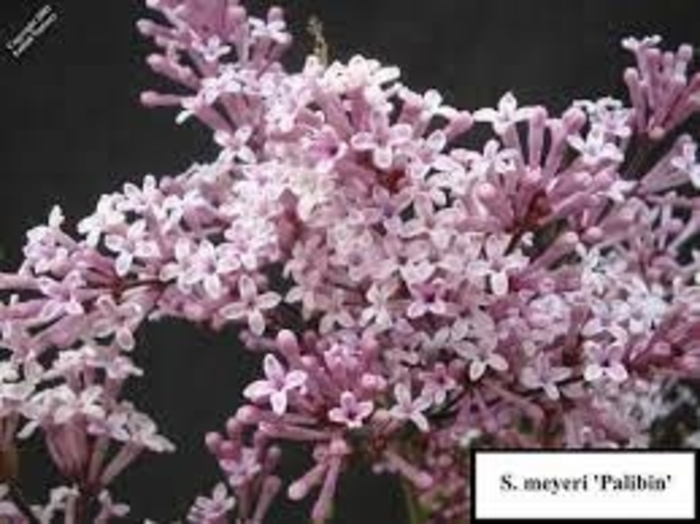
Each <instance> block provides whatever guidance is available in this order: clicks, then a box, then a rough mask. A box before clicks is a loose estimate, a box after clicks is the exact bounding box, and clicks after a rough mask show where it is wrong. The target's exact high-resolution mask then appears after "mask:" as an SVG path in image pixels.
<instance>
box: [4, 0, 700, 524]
mask: <svg viewBox="0 0 700 524" xmlns="http://www.w3.org/2000/svg"><path fill="white" fill-rule="evenodd" d="M147 5H148V6H149V7H151V8H152V9H154V10H155V11H157V12H158V13H159V16H160V18H161V21H160V22H153V21H150V20H143V21H140V22H139V23H138V28H139V30H140V32H141V33H142V34H144V35H145V36H146V37H148V38H150V39H152V40H153V41H154V43H155V44H156V46H157V47H158V49H159V51H158V52H157V53H156V54H153V55H151V56H150V57H149V59H148V61H147V62H148V65H149V66H150V67H151V68H152V69H153V70H154V71H155V72H156V73H158V74H161V75H164V76H166V77H167V78H169V79H171V80H173V81H174V82H175V83H177V84H179V85H180V87H181V88H182V89H179V90H178V91H177V94H176V93H175V92H173V93H157V92H152V91H149V92H145V93H143V95H142V97H141V100H142V102H143V104H144V105H146V106H149V107H155V106H168V107H172V108H174V109H175V111H176V117H175V119H176V122H178V123H184V122H185V121H188V122H189V121H199V122H200V123H202V124H204V125H205V126H206V127H208V128H209V129H210V130H211V131H212V139H213V140H214V142H215V143H216V144H217V145H218V146H219V148H220V153H219V155H218V156H217V158H216V159H215V160H213V161H211V162H208V163H196V164H193V166H192V167H191V168H189V169H188V170H186V171H185V172H184V173H182V174H180V175H176V176H167V177H162V178H160V179H158V178H156V177H154V176H152V175H148V176H146V177H145V178H144V180H143V183H142V184H140V185H139V184H134V183H127V184H125V185H124V187H123V188H122V190H121V191H117V192H115V193H112V194H108V195H103V196H102V197H101V198H100V200H99V202H98V204H97V207H96V210H95V212H94V213H93V214H92V215H90V216H88V217H85V218H83V219H82V220H81V221H79V222H78V224H77V230H76V231H75V232H70V231H67V230H65V229H64V227H65V224H64V223H65V221H64V218H63V214H62V213H61V210H60V209H59V208H57V207H56V208H54V209H53V210H52V211H51V213H50V215H49V219H48V223H47V225H40V226H37V227H36V228H34V229H32V230H31V231H29V232H28V234H27V244H26V246H25V248H24V251H23V253H24V255H25V259H24V262H23V263H22V264H21V266H20V267H19V268H18V269H17V270H16V271H15V272H3V273H0V289H2V290H3V291H5V292H6V295H5V296H4V298H3V300H2V302H0V328H1V332H2V339H1V341H0V346H1V347H2V348H3V349H2V351H3V360H2V362H1V363H0V450H2V451H5V450H8V449H11V448H12V447H13V446H14V445H15V443H16V441H17V439H18V438H19V439H23V438H32V437H33V438H36V436H37V435H41V437H42V438H43V440H44V442H45V444H46V449H47V452H48V454H49V456H50V458H51V460H52V461H53V462H54V463H55V465H56V466H57V468H58V470H59V472H60V473H61V474H62V475H63V477H64V478H65V481H66V483H67V487H64V488H61V491H57V492H55V494H53V493H52V495H51V501H50V502H49V504H48V505H47V506H46V507H44V508H39V507H37V508H34V509H30V510H29V511H30V512H31V511H33V512H34V515H32V514H27V513H26V508H23V507H21V505H20V504H19V503H18V502H17V500H13V499H12V496H11V495H12V491H9V492H5V491H1V490H0V494H2V496H4V498H2V497H0V512H2V513H0V515H3V516H9V517H10V518H12V519H15V520H16V521H17V522H39V521H42V522H43V521H45V520H46V521H48V520H50V519H51V518H52V516H53V514H54V513H57V512H64V513H69V514H70V518H71V519H73V520H70V521H71V522H76V523H83V522H88V521H90V518H91V517H90V516H87V515H84V514H82V513H80V511H83V510H81V509H80V508H84V507H85V505H86V500H97V501H98V502H99V504H100V505H101V510H100V512H99V514H97V515H94V516H93V517H94V518H95V519H97V520H95V521H99V522H108V521H110V520H111V519H113V518H114V517H119V516H121V515H123V514H124V513H125V512H126V511H127V509H128V508H126V506H123V505H120V504H115V503H113V502H112V500H111V498H110V496H109V492H108V491H106V490H107V489H108V487H109V486H110V485H111V484H112V482H113V481H114V480H115V479H116V478H117V477H118V475H119V474H120V473H121V472H122V471H123V470H124V469H125V468H126V467H128V466H129V465H130V464H131V463H133V461H134V460H136V458H137V457H139V456H140V455H141V454H142V452H143V451H146V450H149V451H153V452H168V451H172V450H173V446H172V444H171V443H170V442H169V441H168V440H167V439H166V438H165V437H163V436H162V435H161V434H160V433H159V430H158V427H157V426H156V424H155V422H154V421H153V420H151V418H150V417H149V416H147V415H146V414H144V413H141V412H140V411H138V410H137V408H136V407H135V406H134V405H133V404H131V403H130V402H128V401H127V400H125V399H123V398H122V396H121V394H122V389H123V388H122V386H123V384H124V382H125V381H126V379H128V378H129V377H132V376H140V375H142V374H143V371H142V370H140V369H139V368H138V367H136V366H135V365H134V363H133V361H132V357H131V354H130V352H131V351H133V350H134V349H135V347H136V345H137V340H136V338H135V333H136V331H137V330H138V329H139V327H140V326H141V324H143V323H144V322H145V321H146V320H150V319H155V318H162V317H173V318H182V319H187V320H190V321H193V322H197V323H199V324H207V325H210V326H211V327H212V328H213V329H220V328H222V327H223V326H224V325H226V324H229V323H233V324H236V325H238V326H239V327H240V328H241V330H242V336H241V338H242V340H243V342H244V343H245V345H246V346H248V347H249V348H251V349H255V350H262V351H263V352H264V353H265V356H264V359H263V371H264V378H261V379H257V380H253V381H252V382H251V383H250V384H249V385H248V386H247V387H246V388H245V390H244V394H243V396H244V397H245V398H246V399H247V400H249V401H250V402H249V403H246V404H245V405H244V406H243V407H241V408H239V409H238V411H237V412H236V413H235V414H234V415H233V416H232V417H231V418H230V419H229V420H228V421H227V422H226V424H225V430H224V431H223V432H222V433H210V434H208V435H207V436H206V438H205V442H206V446H207V448H208V450H209V451H210V452H211V453H212V455H213V456H214V457H215V459H216V461H217V462H218V464H219V466H220V468H221V472H222V475H223V478H224V479H225V481H226V484H224V483H222V484H219V485H217V487H216V488H215V489H214V492H213V493H212V495H211V496H210V497H199V498H197V499H196V500H195V503H194V505H193V506H192V509H191V511H190V512H189V515H188V519H189V520H190V521H191V522H199V523H208V524H216V523H219V522H224V521H226V519H228V518H229V515H231V514H235V515H236V517H235V518H237V519H238V520H237V522H245V523H247V524H262V523H263V521H264V519H265V516H266V514H267V513H268V511H269V509H270V507H271V505H272V503H273V500H274V498H275V497H276V496H277V495H278V494H279V493H281V492H283V491H286V494H287V495H288V496H289V498H291V499H293V500H301V499H304V498H306V497H308V496H311V495H312V494H314V497H315V500H314V502H313V505H312V508H311V517H312V518H313V520H314V521H315V522H323V521H325V520H326V519H327V518H328V515H329V513H330V508H331V506H332V503H333V500H334V498H335V492H336V490H337V488H338V484H339V480H340V478H341V476H342V475H343V474H344V473H345V472H346V471H347V470H348V469H349V468H351V467H354V466H355V465H356V464H365V465H369V466H371V467H372V468H373V469H374V470H375V471H377V472H390V473H393V474H395V475H398V476H399V477H401V478H402V479H403V480H404V481H405V483H406V485H407V487H408V491H409V493H410V494H411V497H413V498H414V499H415V501H416V503H417V504H419V505H420V507H421V508H422V512H421V514H422V515H424V516H425V522H426V523H428V522H429V523H435V524H436V523H438V522H465V521H466V520H467V515H468V510H469V504H470V501H469V495H468V484H469V481H468V478H467V475H468V467H467V466H466V460H467V456H468V448H469V447H473V446H477V445H490V446H496V447H556V448H567V447H573V448H575V447H583V446H594V447H617V448H624V447H638V446H644V445H647V444H648V435H649V431H650V427H651V424H652V422H653V421H654V419H655V417H656V416H660V415H662V414H663V412H664V409H663V402H662V400H660V399H661V398H662V392H663V391H664V390H665V388H667V387H670V385H672V384H673V383H674V382H675V381H677V380H678V379H683V378H688V377H697V376H698V374H699V373H698V372H699V371H700V343H699V342H698V341H699V340H700V307H699V304H700V280H699V278H698V275H700V256H698V254H697V252H696V251H692V246H693V241H694V238H695V237H696V236H697V232H698V230H699V227H700V193H698V188H699V187H700V171H699V169H700V168H699V167H698V166H699V165H700V164H699V163H698V159H697V143H696V140H695V138H694V137H692V136H690V135H689V134H687V133H684V132H683V129H681V128H679V126H680V125H681V124H683V123H684V122H685V121H686V120H687V119H688V118H689V117H691V116H692V115H693V114H695V113H697V112H698V109H699V108H700V74H697V73H696V74H695V75H694V76H689V75H688V66H689V65H690V62H691V59H692V55H693V50H692V48H691V47H690V46H687V45H683V46H681V47H680V48H679V49H678V50H677V51H676V52H672V51H665V52H662V51H661V50H660V48H659V45H660V39H659V38H658V37H651V38H645V39H643V40H636V39H633V38H630V39H626V40H625V41H624V42H623V45H624V46H625V47H626V48H627V49H629V50H631V51H632V53H633V54H634V57H635V60H636V65H635V66H634V67H631V68H629V69H628V70H627V71H626V72H625V73H624V80H625V82H626V84H627V86H628V87H629V94H630V101H631V105H630V106H627V105H625V103H624V102H623V101H619V100H615V99H612V98H609V97H606V98H602V99H599V100H580V101H576V102H574V103H572V104H571V106H570V107H569V108H567V109H566V110H565V111H564V112H563V114H561V115H556V114H550V112H549V111H548V110H547V109H546V108H545V107H544V106H541V105H522V106H519V105H518V101H517V100H516V98H515V95H513V94H512V93H510V92H509V93H507V94H505V95H504V96H503V97H502V98H501V99H500V101H499V102H498V107H497V108H496V109H492V108H482V109H479V110H477V111H476V112H474V113H473V115H472V114H471V113H469V112H468V111H465V110H460V109H457V108H453V107H450V106H447V105H444V102H443V98H442V96H441V95H440V94H439V93H438V92H437V91H435V90H430V91H427V92H426V93H423V94H421V93H416V92H413V91H411V90H410V89H409V88H408V87H406V86H405V85H403V84H401V83H400V82H399V81H400V71H399V70H398V68H396V67H390V66H385V65H383V64H381V63H380V62H378V61H376V60H371V59H367V58H364V57H361V56H356V57H354V58H352V59H351V60H350V61H349V62H347V63H341V62H333V63H331V64H324V63H322V62H321V61H320V60H319V59H318V58H316V57H314V56H311V57H309V58H308V59H307V60H306V63H305V64H304V66H303V67H302V68H301V70H300V71H290V70H288V69H287V68H286V67H285V66H284V65H283V64H282V62H281V61H280V60H281V58H282V56H283V55H284V52H285V51H286V49H287V48H288V47H289V46H290V44H291V36H290V35H289V33H288V32H287V28H286V25H285V22H284V18H283V13H282V10H281V9H279V8H271V9H270V10H269V11H268V13H267V16H266V17H265V18H257V17H253V16H249V14H248V12H247V10H246V9H245V8H244V7H243V6H242V5H240V3H239V2H238V0H227V1H222V2H203V1H202V0H148V2H147ZM475 125H485V126H488V127H489V128H491V129H492V130H493V131H494V132H495V137H492V138H490V139H488V140H487V141H486V142H485V144H483V146H480V147H477V148H476V149H470V148H467V147H464V146H462V145H460V144H461V142H460V143H457V139H459V138H462V137H463V136H465V135H468V134H469V132H470V130H471V129H472V128H473V127H474V126H475ZM649 141H652V142H655V143H657V144H658V148H657V151H662V153H661V154H658V153H655V154H654V155H649V148H648V147H646V146H645V144H647V143H648V142H649ZM659 148H663V149H659ZM689 249H690V251H691V254H692V256H690V257H689V256H687V252H688V250H689ZM300 319H301V320H302V321H303V322H304V328H303V330H301V331H300V332H297V333H295V332H293V329H294V326H298V321H299V320H300ZM285 443H298V444H301V445H304V446H305V449H308V450H310V458H311V461H312V465H311V466H310V467H309V469H308V470H307V471H306V472H303V473H302V474H301V475H300V476H299V477H298V478H297V479H296V480H294V481H292V482H291V483H289V484H288V485H287V489H286V490H283V485H284V482H283V480H282V478H281V477H280V474H279V473H278V472H277V466H278V464H279V462H280V455H281V452H282V450H281V447H280V444H285ZM78 488H80V489H78ZM76 511H77V512H78V513H76ZM46 515H48V516H46ZM47 519H48V520H47Z"/></svg>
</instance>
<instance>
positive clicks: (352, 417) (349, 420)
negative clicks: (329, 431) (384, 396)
mask: <svg viewBox="0 0 700 524" xmlns="http://www.w3.org/2000/svg"><path fill="white" fill-rule="evenodd" d="M373 410H374V403H373V402H372V401H370V400H366V401H359V402H358V400H357V397H355V394H354V393H353V392H352V391H343V393H341V395H340V407H335V408H332V409H331V410H330V411H329V412H328V418H329V419H330V420H332V421H333V422H337V423H338V424H345V425H346V426H347V427H348V428H350V429H356V428H359V427H361V426H362V424H363V421H364V420H365V419H366V418H367V417H369V416H370V415H371V414H372V411H373Z"/></svg>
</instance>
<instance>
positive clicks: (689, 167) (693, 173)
mask: <svg viewBox="0 0 700 524" xmlns="http://www.w3.org/2000/svg"><path fill="white" fill-rule="evenodd" d="M697 148H698V146H697V144H696V143H695V142H693V141H690V140H689V141H687V142H686V143H684V144H683V145H682V147H681V153H680V154H679V155H678V156H676V157H673V158H672V159H671V166H673V167H674V168H675V169H677V170H678V171H680V172H681V173H683V174H685V175H687V176H688V178H689V179H690V182H691V183H692V184H693V186H694V187H695V188H696V189H700V162H698V161H697V158H696V152H697Z"/></svg>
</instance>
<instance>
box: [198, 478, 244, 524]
mask: <svg viewBox="0 0 700 524" xmlns="http://www.w3.org/2000/svg"><path fill="white" fill-rule="evenodd" d="M235 505H236V499H235V498H233V496H231V495H229V492H228V489H226V486H225V485H224V484H223V483H222V482H221V483H219V484H217V485H216V487H215V488H214V490H213V491H212V494H211V497H201V496H200V497H197V499H196V500H195V501H194V504H193V506H192V508H190V511H189V514H188V515H187V520H188V521H189V522H193V523H195V524H224V523H225V522H227V516H228V514H229V513H230V512H231V510H232V509H233V508H234V506H235Z"/></svg>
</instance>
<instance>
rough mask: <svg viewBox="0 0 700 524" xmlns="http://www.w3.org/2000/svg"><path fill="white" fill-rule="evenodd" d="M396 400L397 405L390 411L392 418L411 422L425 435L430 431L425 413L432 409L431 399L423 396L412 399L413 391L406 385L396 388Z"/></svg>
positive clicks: (399, 385)
mask: <svg viewBox="0 0 700 524" xmlns="http://www.w3.org/2000/svg"><path fill="white" fill-rule="evenodd" d="M394 398H396V405H395V406H394V407H392V408H391V409H390V410H389V414H390V415H391V416H392V417H394V418H395V419H398V420H410V421H411V422H413V423H414V424H415V425H416V426H417V427H418V429H420V430H421V431H422V432H424V433H425V432H427V431H428V430H429V429H430V424H429V423H428V419H427V417H426V416H425V414H424V412H425V410H427V409H428V408H429V407H430V405H431V399H429V398H426V397H423V396H419V397H418V398H416V399H415V400H414V399H412V398H411V390H410V389H409V388H408V386H407V385H406V384H396V386H394Z"/></svg>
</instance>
